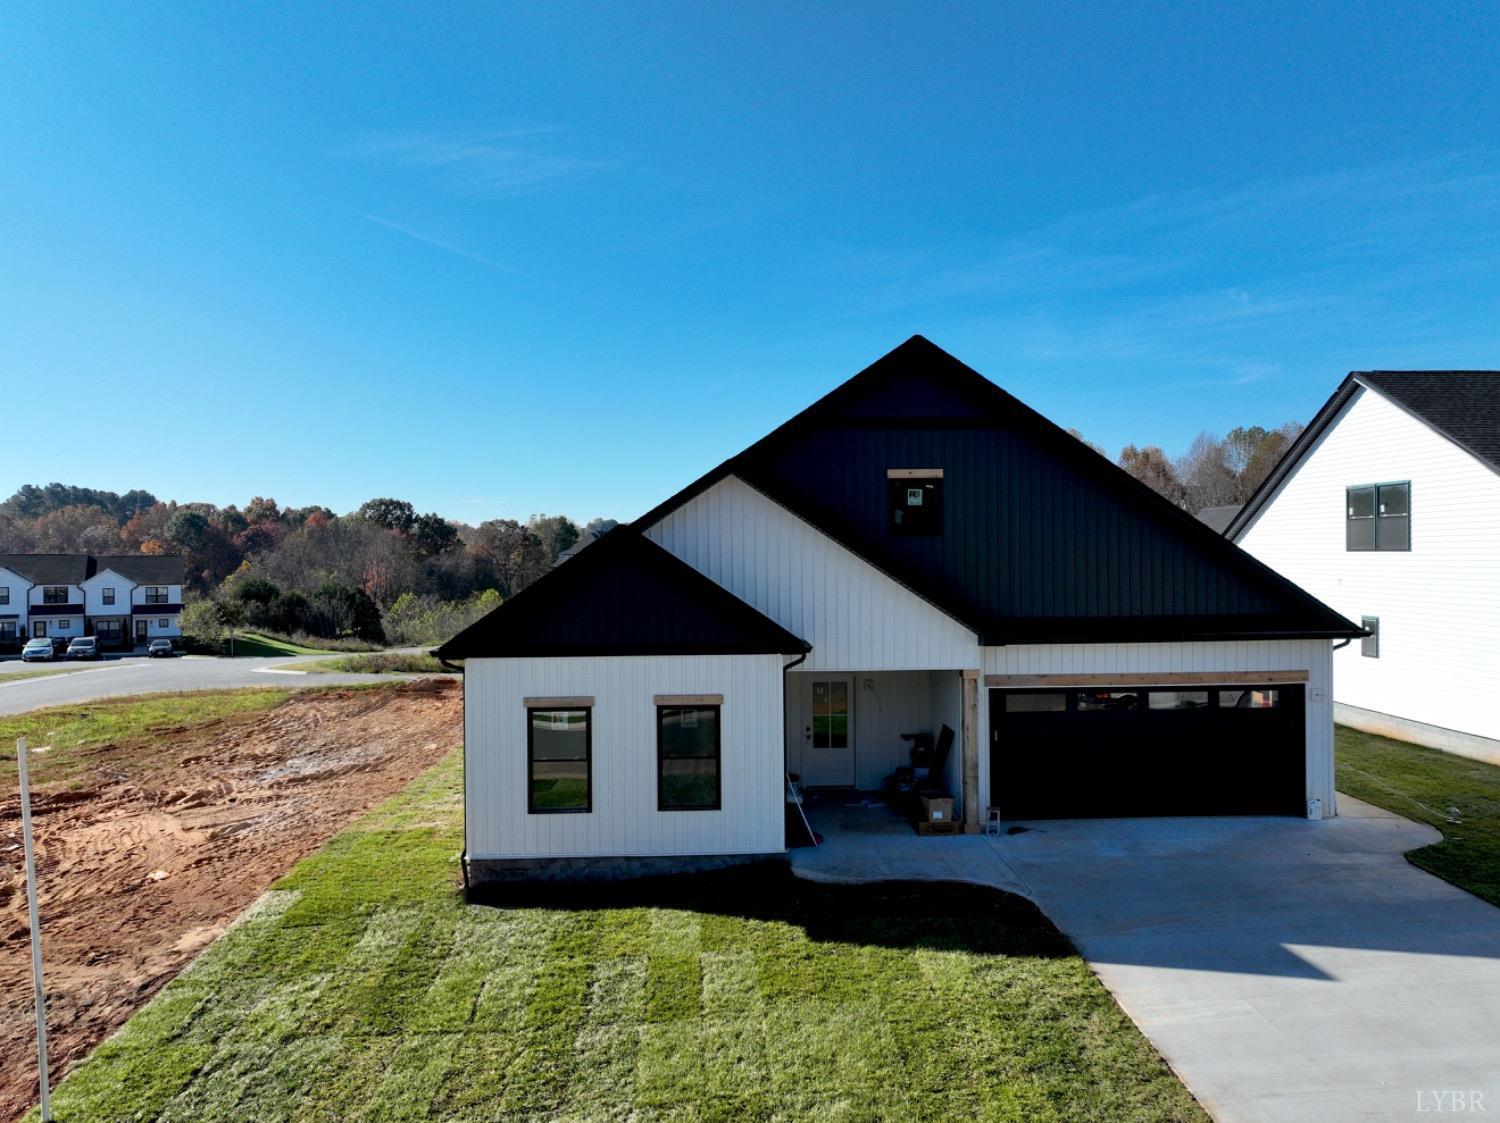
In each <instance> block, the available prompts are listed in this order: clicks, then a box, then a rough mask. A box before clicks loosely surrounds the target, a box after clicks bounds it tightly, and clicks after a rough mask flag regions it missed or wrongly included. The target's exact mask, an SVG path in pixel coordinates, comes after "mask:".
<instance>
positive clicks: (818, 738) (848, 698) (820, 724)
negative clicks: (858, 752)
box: [802, 675, 854, 788]
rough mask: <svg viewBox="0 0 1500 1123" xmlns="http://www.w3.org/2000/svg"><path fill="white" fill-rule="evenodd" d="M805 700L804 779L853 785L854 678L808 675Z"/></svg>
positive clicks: (811, 784) (810, 782)
mask: <svg viewBox="0 0 1500 1123" xmlns="http://www.w3.org/2000/svg"><path fill="white" fill-rule="evenodd" d="M802 699H803V702H802V718H803V720H802V782H803V783H804V784H806V785H808V786H809V787H814V788H844V787H853V786H854V680H853V679H852V678H844V677H839V676H826V675H807V676H806V677H805V680H804V685H803V688H802Z"/></svg>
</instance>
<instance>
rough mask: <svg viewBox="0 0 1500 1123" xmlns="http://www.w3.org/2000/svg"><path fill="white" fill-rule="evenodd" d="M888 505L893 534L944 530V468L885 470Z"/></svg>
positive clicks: (932, 532)
mask: <svg viewBox="0 0 1500 1123" xmlns="http://www.w3.org/2000/svg"><path fill="white" fill-rule="evenodd" d="M885 487H886V507H887V509H888V510H889V511H890V522H891V533H893V534H909V535H910V534H941V533H942V532H943V470H942V469H941V468H891V469H888V470H887V471H886V474H885Z"/></svg>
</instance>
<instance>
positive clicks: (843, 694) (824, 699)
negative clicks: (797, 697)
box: [812, 682, 849, 749]
mask: <svg viewBox="0 0 1500 1123" xmlns="http://www.w3.org/2000/svg"><path fill="white" fill-rule="evenodd" d="M812 746H813V748H815V749H846V748H848V747H849V684H848V683H847V682H814V683H813V684H812Z"/></svg>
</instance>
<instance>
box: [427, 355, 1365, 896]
mask: <svg viewBox="0 0 1500 1123" xmlns="http://www.w3.org/2000/svg"><path fill="white" fill-rule="evenodd" d="M1359 634H1360V631H1359V628H1358V627H1357V626H1356V625H1354V624H1352V623H1350V622H1349V621H1348V620H1346V619H1344V618H1342V617H1340V616H1339V615H1338V614H1337V613H1335V612H1333V611H1332V610H1330V609H1329V608H1327V607H1325V606H1324V605H1322V604H1320V603H1318V602H1317V601H1316V600H1314V599H1313V598H1312V597H1310V596H1308V595H1307V594H1306V593H1304V592H1302V591H1301V590H1300V589H1297V588H1296V587H1295V586H1293V585H1291V584H1290V583H1289V582H1288V581H1286V580H1285V578H1283V577H1281V576H1280V575H1278V574H1276V573H1275V572H1273V571H1271V570H1270V569H1268V568H1267V567H1265V566H1263V565H1261V564H1260V563H1258V562H1257V561H1255V559H1253V558H1252V557H1250V556H1249V555H1248V554H1246V553H1244V552H1243V551H1241V550H1239V549H1237V548H1236V547H1234V546H1233V545H1232V544H1230V543H1229V542H1227V541H1226V540H1224V539H1223V538H1222V537H1220V536H1219V535H1217V534H1215V533H1214V532H1213V531H1212V530H1210V529H1209V528H1208V527H1206V526H1204V525H1202V524H1201V523H1199V522H1197V521H1196V520H1195V519H1193V518H1192V517H1191V516H1190V515H1188V514H1186V513H1185V512H1183V511H1182V510H1180V509H1178V508H1176V507H1175V506H1173V505H1172V504H1170V503H1168V502H1166V501H1165V500H1163V499H1162V498H1161V497H1159V496H1157V495H1156V494H1155V493H1154V492H1152V491H1151V490H1150V489H1149V488H1147V487H1145V486H1144V485H1142V484H1140V483H1138V482H1137V481H1135V480H1134V479H1132V478H1131V477H1129V476H1128V475H1126V474H1125V473H1124V472H1122V471H1120V470H1119V469H1118V468H1116V467H1115V466H1114V465H1112V464H1110V463H1109V462H1108V461H1107V460H1106V459H1104V458H1103V457H1101V456H1099V455H1097V454H1096V453H1094V452H1093V451H1091V450H1090V449H1089V448H1088V446H1086V445H1085V444H1083V443H1082V442H1080V441H1077V440H1075V439H1074V438H1072V437H1070V436H1069V435H1068V434H1067V433H1066V432H1064V431H1063V430H1062V429H1060V428H1058V427H1057V426H1056V425H1053V424H1052V423H1051V422H1049V421H1047V420H1046V419H1044V418H1043V417H1041V416H1040V415H1039V414H1037V413H1035V412H1034V411H1032V410H1030V409H1028V408H1027V407H1026V406H1024V405H1022V404H1021V403H1020V402H1018V401H1017V400H1016V399H1014V398H1012V397H1011V396H1010V395H1009V394H1006V393H1005V392H1004V391H1002V390H1001V389H1000V388H999V387H997V386H995V385H994V384H993V383H991V382H989V381H987V380H986V379H984V378H983V377H982V376H980V375H979V374H977V373H976V372H975V371H973V370H971V369H970V368H968V367H966V366H964V365H963V364H962V363H960V362H959V361H958V360H956V359H954V358H953V357H952V356H950V355H948V354H947V353H945V352H943V351H942V350H940V349H939V348H937V347H935V346H934V345H933V344H931V343H929V342H928V341H926V340H925V339H922V338H921V337H914V338H913V339H911V340H909V341H907V342H906V343H905V344H903V345H902V346H901V347H899V348H897V349H896V350H895V351H893V352H891V353H890V354H889V355H887V356H885V357H884V358H883V359H881V360H880V361H879V362H877V363H875V364H873V365H872V366H871V367H869V368H867V369H866V370H864V371H863V372H861V373H860V374H858V375H856V376H855V377H854V378H853V379H851V380H849V381H848V382H846V383H844V384H843V385H842V386H840V387H839V388H837V389H835V390H834V391H833V392H832V393H830V394H828V395H827V396H826V397H824V398H823V399H821V400H820V401H818V402H817V403H815V404H814V405H813V406H811V407H810V408H809V409H807V410H805V411H804V412H803V413H801V414H799V415H798V416H797V417H795V418H793V419H792V420H791V421H789V422H787V423H786V424H785V425H783V426H781V427H780V428H778V429H777V430H775V431H774V432H773V433H771V434H770V435H769V436H767V437H766V438H764V439H763V440H761V441H758V442H757V443H756V444H754V445H752V446H751V447H750V448H749V449H746V450H745V451H743V452H741V453H739V454H738V455H736V456H733V457H731V458H730V459H728V460H726V461H725V462H724V463H723V464H722V465H720V466H719V467H718V468H716V469H715V470H714V471H712V472H710V473H708V474H707V475H706V476H704V477H703V478H701V479H700V480H698V481H696V482H695V483H693V484H691V485H690V486H689V487H687V488H685V489H684V490H683V491H681V492H679V493H678V494H677V495H675V496H673V497H672V498H670V499H668V500H667V501H666V502H664V503H662V504H661V505H660V506H658V507H656V508H655V509H653V510H652V511H650V512H648V513H647V514H645V515H643V516H642V517H641V518H639V519H637V520H636V521H635V522H634V523H632V524H630V525H628V526H621V527H619V528H617V529H615V530H612V531H610V533H608V534H606V535H604V536H603V537H602V538H600V539H599V540H598V541H597V542H595V543H593V544H592V545H591V546H590V547H589V548H588V549H587V550H584V551H582V552H581V553H579V554H578V555H577V556H576V557H574V558H573V559H572V560H570V561H569V562H568V564H567V565H564V566H559V567H557V568H555V569H553V570H552V571H551V572H550V573H548V574H547V575H546V576H544V577H543V578H541V579H540V580H539V581H537V582H536V583H535V584H533V585H532V586H531V587H529V588H527V589H526V590H524V591H523V592H521V593H519V594H517V595H516V596H514V597H512V598H511V599H510V600H509V601H507V602H506V603H505V604H504V605H502V606H501V607H500V608H498V609H496V610H495V611H494V612H493V613H491V614H490V615H488V616H486V617H485V618H484V619H483V620H481V621H479V622H478V623H476V624H475V625H473V626H472V627H471V628H469V629H467V630H466V631H464V632H463V633H461V634H460V635H458V636H456V637H454V638H453V639H452V640H450V641H449V642H448V643H447V644H445V645H443V647H442V648H440V649H439V652H438V654H439V655H440V656H441V657H443V658H445V659H451V660H462V661H463V663H464V672H465V680H466V681H465V692H464V697H465V737H464V745H465V769H464V775H465V809H466V813H465V851H466V852H465V858H466V862H467V869H468V870H469V872H470V874H471V876H473V877H476V878H480V879H484V878H491V877H496V878H511V877H535V876H573V875H577V874H580V873H581V874H590V875H600V876H619V875H623V874H630V873H636V872H642V871H647V870H658V869H660V870H665V869H680V868H685V867H686V868H692V867H698V866H703V865H716V864H723V863H726V862H732V861H738V860H743V859H746V858H752V857H755V856H759V855H766V854H778V853H781V852H783V851H784V849H785V846H786V833H785V823H784V814H783V812H784V807H785V804H784V792H785V777H786V774H787V773H789V772H790V773H796V774H798V775H800V776H801V778H802V780H803V782H804V783H805V784H807V785H809V786H826V787H830V788H847V789H850V790H859V789H871V788H876V787H878V786H879V785H880V784H881V782H882V780H883V779H884V778H885V777H887V776H888V775H890V774H891V773H892V772H893V771H894V770H895V769H897V768H898V767H900V766H902V765H903V764H905V763H907V761H908V759H909V756H908V754H909V745H908V743H907V742H906V741H904V740H902V738H901V734H903V733H920V732H925V733H931V734H933V735H934V736H936V735H937V734H939V732H940V731H941V730H942V728H943V726H947V727H949V728H950V729H952V730H953V731H954V733H955V737H954V746H953V751H952V753H951V756H950V757H949V759H948V762H947V767H946V771H945V773H944V774H943V775H942V776H941V777H938V778H937V781H936V783H937V784H938V785H939V786H941V787H945V788H946V789H947V791H948V792H950V793H951V794H952V795H953V796H954V797H955V806H956V808H957V809H958V814H959V816H960V817H961V819H962V821H963V824H964V829H966V830H968V831H975V830H977V829H978V827H979V823H980V822H981V820H982V819H983V818H984V817H985V815H986V812H987V810H988V809H990V808H994V809H996V810H997V811H998V813H999V814H1000V815H1002V816H1003V817H1004V818H1006V819H1039V818H1053V817H1073V816H1122V815H1165V814H1225V815H1230V814H1288V815H1291V814H1295V815H1304V814H1307V813H1308V811H1309V803H1310V801H1317V802H1316V803H1315V804H1314V805H1313V807H1314V808H1315V809H1316V812H1317V814H1320V815H1325V816H1326V815H1332V814H1334V812H1335V806H1334V791H1333V721H1332V712H1331V702H1330V694H1331V691H1332V683H1331V679H1330V668H1331V656H1330V649H1331V646H1332V644H1333V642H1335V641H1340V640H1348V639H1350V638H1352V637H1355V636H1358V635H1359Z"/></svg>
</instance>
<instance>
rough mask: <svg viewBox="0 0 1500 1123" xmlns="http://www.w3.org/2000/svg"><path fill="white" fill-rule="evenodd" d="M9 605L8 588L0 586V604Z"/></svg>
mask: <svg viewBox="0 0 1500 1123" xmlns="http://www.w3.org/2000/svg"><path fill="white" fill-rule="evenodd" d="M9 603H10V586H9V585H0V604H9Z"/></svg>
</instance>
